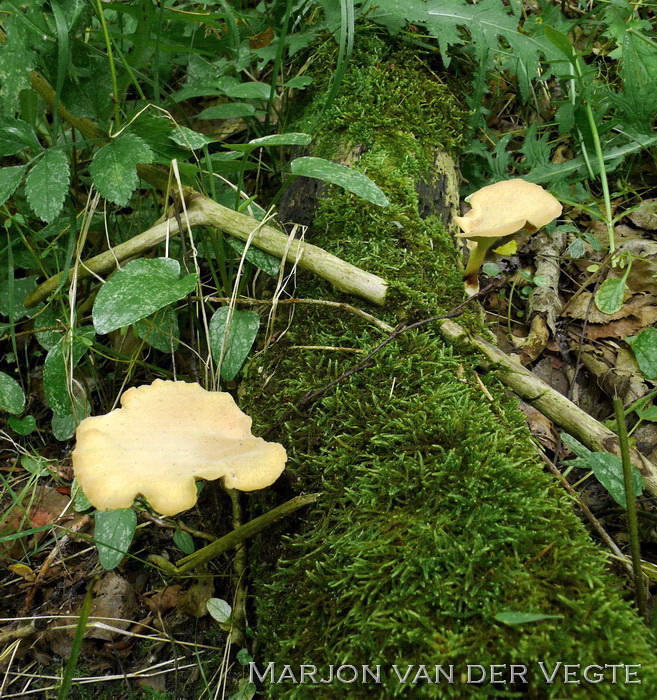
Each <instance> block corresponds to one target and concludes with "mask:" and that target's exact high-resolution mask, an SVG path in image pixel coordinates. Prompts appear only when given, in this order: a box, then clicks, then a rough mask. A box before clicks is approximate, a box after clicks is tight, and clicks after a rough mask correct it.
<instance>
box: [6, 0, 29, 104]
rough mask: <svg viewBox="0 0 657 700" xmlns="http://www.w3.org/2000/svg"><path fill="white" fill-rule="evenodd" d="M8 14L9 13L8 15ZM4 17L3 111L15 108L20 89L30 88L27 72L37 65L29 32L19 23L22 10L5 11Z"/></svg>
mask: <svg viewBox="0 0 657 700" xmlns="http://www.w3.org/2000/svg"><path fill="white" fill-rule="evenodd" d="M7 15H8V16H7ZM7 15H5V16H4V18H3V28H4V30H5V32H6V40H5V42H4V43H3V45H2V50H1V51H0V86H2V100H1V101H0V107H1V108H2V111H3V112H4V113H5V114H12V113H13V112H16V111H17V110H18V106H19V97H20V93H21V90H25V89H28V88H29V87H30V78H29V74H30V71H31V70H32V69H33V68H34V67H35V66H36V55H35V52H34V50H33V48H32V42H31V41H30V37H29V36H28V32H27V30H26V29H25V27H24V26H23V24H22V23H21V19H22V18H21V17H20V16H18V15H22V10H19V9H16V11H15V12H14V13H12V12H7Z"/></svg>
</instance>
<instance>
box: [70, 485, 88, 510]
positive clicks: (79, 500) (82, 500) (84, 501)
mask: <svg viewBox="0 0 657 700" xmlns="http://www.w3.org/2000/svg"><path fill="white" fill-rule="evenodd" d="M71 495H72V496H73V508H75V510H76V511H77V512H78V513H83V512H84V511H85V510H89V508H92V507H93V506H92V505H91V502H90V501H89V499H88V498H87V496H86V494H85V492H84V491H83V490H82V487H81V486H80V484H78V480H77V479H73V484H72V486H71Z"/></svg>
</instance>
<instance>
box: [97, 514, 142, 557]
mask: <svg viewBox="0 0 657 700" xmlns="http://www.w3.org/2000/svg"><path fill="white" fill-rule="evenodd" d="M94 518H95V520H96V527H95V528H94V542H95V543H96V547H97V548H98V559H99V561H100V563H101V565H102V566H103V567H104V568H105V569H113V568H115V567H116V566H118V565H119V564H120V563H121V560H122V559H123V557H124V556H125V555H126V554H127V553H128V549H130V544H131V543H132V538H133V537H134V535H135V530H136V529H137V514H136V513H135V511H134V510H132V508H120V509H117V510H97V511H96V512H95V514H94Z"/></svg>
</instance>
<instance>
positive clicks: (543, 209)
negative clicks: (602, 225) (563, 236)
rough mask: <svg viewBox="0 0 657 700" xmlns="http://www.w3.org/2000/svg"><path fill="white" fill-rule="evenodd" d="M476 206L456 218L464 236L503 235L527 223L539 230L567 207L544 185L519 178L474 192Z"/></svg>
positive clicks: (461, 235)
mask: <svg viewBox="0 0 657 700" xmlns="http://www.w3.org/2000/svg"><path fill="white" fill-rule="evenodd" d="M468 202H469V203H470V206H471V207H472V209H470V211H469V212H467V214H466V215H465V216H455V217H454V221H456V223H457V224H458V225H459V227H460V228H461V230H462V231H463V233H457V234H456V235H457V236H458V237H460V238H470V239H473V240H477V239H478V238H501V237H502V236H508V235H510V234H512V233H515V232H516V231H520V229H522V228H524V227H525V226H526V225H527V224H531V225H532V226H534V228H536V229H539V228H541V227H543V226H545V225H546V224H549V223H550V221H552V220H553V219H556V218H557V216H559V215H560V214H561V212H562V210H563V207H562V206H561V204H560V203H559V200H557V199H556V198H555V197H553V196H552V195H551V194H550V193H549V192H547V191H546V190H544V189H543V188H542V187H541V186H540V185H535V184H534V183H533V182H527V181H526V180H521V179H519V178H517V179H515V180H503V181H502V182H496V183H495V184H494V185H488V186H487V187H482V188H481V189H480V190H477V191H476V192H475V193H474V194H472V195H470V197H469V198H468Z"/></svg>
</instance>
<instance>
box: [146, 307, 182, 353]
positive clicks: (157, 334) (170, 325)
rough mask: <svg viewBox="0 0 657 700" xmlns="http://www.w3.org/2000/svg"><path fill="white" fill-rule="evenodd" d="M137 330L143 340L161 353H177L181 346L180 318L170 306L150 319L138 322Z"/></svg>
mask: <svg viewBox="0 0 657 700" xmlns="http://www.w3.org/2000/svg"><path fill="white" fill-rule="evenodd" d="M135 330H136V331H137V335H138V336H139V337H140V338H141V339H142V340H145V341H146V342H147V343H148V344H149V345H150V346H151V347H154V348H155V349H156V350H160V352H169V353H170V352H175V351H176V350H177V349H178V346H179V345H180V341H179V338H180V328H179V327H178V316H177V315H176V312H175V311H174V310H173V309H172V308H171V307H170V306H165V307H164V308H163V309H160V310H159V311H158V312H157V313H155V314H153V316H151V317H150V318H143V319H142V320H141V321H137V322H136V323H135Z"/></svg>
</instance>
